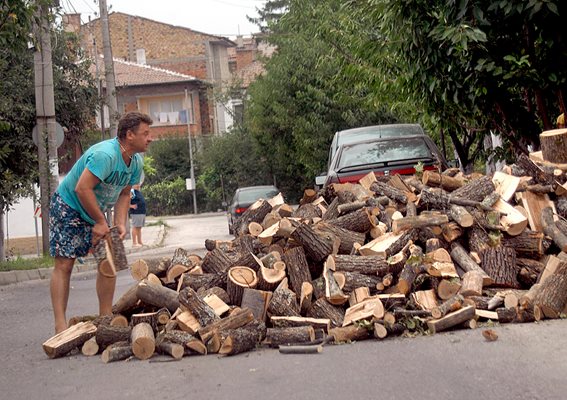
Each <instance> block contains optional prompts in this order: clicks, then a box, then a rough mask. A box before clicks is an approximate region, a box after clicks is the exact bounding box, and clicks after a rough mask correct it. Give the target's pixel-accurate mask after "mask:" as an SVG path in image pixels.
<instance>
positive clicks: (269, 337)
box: [266, 325, 315, 346]
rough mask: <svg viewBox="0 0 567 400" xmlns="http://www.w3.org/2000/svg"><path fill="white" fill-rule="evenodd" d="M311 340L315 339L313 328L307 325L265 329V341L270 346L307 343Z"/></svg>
mask: <svg viewBox="0 0 567 400" xmlns="http://www.w3.org/2000/svg"><path fill="white" fill-rule="evenodd" d="M313 340H315V330H314V329H313V327H312V326H308V325H307V326H297V327H289V328H268V329H267V331H266V342H267V343H268V344H270V345H271V346H279V345H281V344H293V343H307V342H312V341H313Z"/></svg>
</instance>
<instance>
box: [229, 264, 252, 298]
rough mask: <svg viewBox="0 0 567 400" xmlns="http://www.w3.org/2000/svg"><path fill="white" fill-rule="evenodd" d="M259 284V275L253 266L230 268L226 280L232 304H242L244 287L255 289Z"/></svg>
mask: <svg viewBox="0 0 567 400" xmlns="http://www.w3.org/2000/svg"><path fill="white" fill-rule="evenodd" d="M257 284H258V277H257V276H256V272H254V270H253V269H252V268H248V267H241V266H237V267H232V268H230V269H229V270H228V276H227V282H226V291H227V293H228V296H229V297H230V304H233V305H236V306H240V303H241V301H242V293H243V292H244V289H245V288H251V289H254V288H255V287H256V285H257Z"/></svg>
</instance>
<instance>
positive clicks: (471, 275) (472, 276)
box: [459, 270, 484, 297]
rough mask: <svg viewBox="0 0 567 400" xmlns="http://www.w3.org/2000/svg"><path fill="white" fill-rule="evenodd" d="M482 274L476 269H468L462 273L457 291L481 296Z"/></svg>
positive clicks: (464, 294)
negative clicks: (459, 287)
mask: <svg viewBox="0 0 567 400" xmlns="http://www.w3.org/2000/svg"><path fill="white" fill-rule="evenodd" d="M483 280H484V278H483V275H482V274H481V273H480V272H478V271H474V270H473V271H468V272H466V273H465V274H464V275H463V280H462V282H461V289H460V290H459V293H460V294H462V295H463V296H465V297H466V296H481V295H482V287H483Z"/></svg>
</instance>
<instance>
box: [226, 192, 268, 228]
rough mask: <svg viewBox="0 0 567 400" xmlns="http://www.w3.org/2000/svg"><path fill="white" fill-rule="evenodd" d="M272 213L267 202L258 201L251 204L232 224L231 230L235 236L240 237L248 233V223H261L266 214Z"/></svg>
mask: <svg viewBox="0 0 567 400" xmlns="http://www.w3.org/2000/svg"><path fill="white" fill-rule="evenodd" d="M270 211H272V205H270V203H269V202H268V201H265V200H258V201H257V202H255V203H254V204H252V205H251V206H250V207H248V209H247V210H246V211H244V213H243V214H242V215H241V216H240V218H238V219H237V220H236V221H235V222H234V224H233V229H234V233H235V234H236V236H242V235H245V234H247V233H248V224H250V222H258V223H261V222H262V221H263V220H264V217H265V216H266V214H268V213H269V212H270Z"/></svg>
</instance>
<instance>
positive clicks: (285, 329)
mask: <svg viewBox="0 0 567 400" xmlns="http://www.w3.org/2000/svg"><path fill="white" fill-rule="evenodd" d="M566 171H567V165H566V164H553V163H551V162H549V161H544V159H543V158H542V157H541V155H539V157H538V154H537V153H534V154H532V155H530V157H527V156H522V157H520V158H519V159H518V160H517V162H516V164H514V165H513V166H511V167H506V168H505V170H504V171H501V172H497V173H495V174H494V175H493V176H485V175H481V174H471V175H467V176H464V175H463V174H462V173H460V172H459V171H458V170H457V169H449V170H447V171H444V172H443V173H439V172H436V171H425V172H423V173H422V174H421V175H418V174H416V175H414V176H411V177H407V178H403V177H400V176H397V175H396V176H381V177H376V176H374V175H373V174H369V175H367V176H365V177H364V178H363V179H361V181H360V183H359V184H333V185H330V186H328V187H327V188H325V189H324V190H322V191H321V192H320V193H317V192H316V191H314V190H312V189H306V190H305V192H304V196H303V198H302V199H301V201H300V202H299V206H298V207H297V208H296V209H294V208H292V207H290V206H289V205H287V204H285V203H284V201H283V199H282V197H281V195H280V196H276V197H274V198H273V199H270V200H259V201H258V202H256V203H255V204H254V205H252V206H251V207H250V208H249V209H248V210H247V211H246V212H245V213H244V214H243V215H242V217H241V218H240V219H239V220H238V221H237V223H236V225H235V234H236V238H235V239H234V240H232V241H218V240H207V241H206V243H205V246H206V249H207V253H206V254H205V255H204V257H200V256H198V255H195V254H189V253H188V252H187V251H185V250H184V249H182V248H179V249H177V250H176V251H175V253H174V254H173V255H172V257H171V258H162V259H148V260H138V261H136V262H134V263H133V264H132V265H130V272H131V274H132V277H133V278H134V279H135V281H136V282H135V284H133V285H132V287H131V288H130V289H129V290H128V291H127V292H126V293H125V294H124V295H122V297H120V298H119V299H118V301H117V302H116V304H115V305H114V308H113V311H114V315H112V316H105V317H96V318H95V317H89V316H87V317H80V318H76V319H75V320H74V321H72V323H71V327H70V328H69V329H67V330H66V331H64V332H62V333H61V334H59V335H57V336H54V337H53V338H51V339H49V340H48V341H47V342H45V343H44V350H45V351H46V353H47V354H48V355H49V356H50V357H58V356H62V355H64V354H66V353H68V352H69V351H71V350H73V349H75V348H77V347H82V352H83V353H84V354H86V355H94V354H99V353H101V352H102V359H103V361H104V362H111V361H115V360H122V359H125V358H128V357H131V356H134V357H136V358H138V359H142V360H144V359H148V358H150V357H152V356H153V355H154V354H156V353H158V354H168V355H170V356H171V357H173V358H175V359H179V358H181V357H183V356H185V355H190V354H210V353H218V354H223V355H232V354H238V353H241V352H245V351H249V350H252V349H254V348H255V347H257V346H258V345H268V346H273V347H279V348H280V351H282V352H303V353H309V352H320V351H321V345H322V344H326V343H330V342H335V343H337V342H348V341H353V340H363V339H368V338H372V337H373V338H376V339H384V338H386V337H388V336H395V335H402V334H406V335H408V334H412V333H413V334H418V333H427V332H429V333H436V332H440V331H443V330H446V329H459V328H469V329H470V328H475V327H476V326H477V324H478V323H482V322H483V321H488V320H492V321H498V322H500V323H509V322H515V323H520V322H532V321H537V320H541V319H543V318H558V317H559V316H560V314H561V313H563V312H564V311H565V310H564V309H565V306H566V302H567V254H566V253H564V252H565V251H567V222H566V221H565V219H564V218H563V217H565V216H567V196H566V194H567V189H566V187H567V185H566V184H565V181H567V176H566V174H565V172H566Z"/></svg>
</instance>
